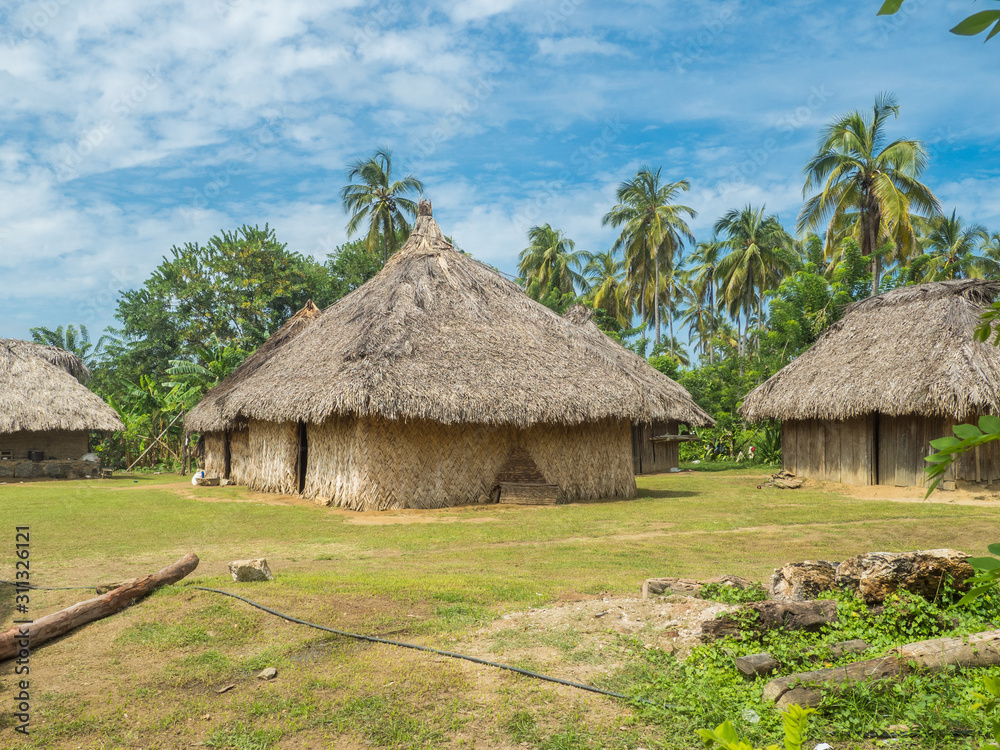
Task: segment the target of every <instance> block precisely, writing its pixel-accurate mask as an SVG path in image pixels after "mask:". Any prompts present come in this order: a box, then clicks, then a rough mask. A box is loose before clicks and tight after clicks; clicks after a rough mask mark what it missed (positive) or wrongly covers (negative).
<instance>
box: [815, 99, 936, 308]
mask: <svg viewBox="0 0 1000 750" xmlns="http://www.w3.org/2000/svg"><path fill="white" fill-rule="evenodd" d="M890 116H892V117H894V118H898V117H899V105H898V104H897V103H896V99H895V97H893V96H892V95H891V94H880V95H879V96H877V97H876V98H875V105H874V107H873V108H872V111H871V113H870V114H862V113H861V112H858V111H853V112H849V113H848V114H847V115H845V116H843V117H841V118H840V119H838V120H835V121H834V122H832V123H831V124H830V125H829V126H827V127H826V128H825V129H824V130H823V133H822V136H821V138H820V145H819V150H818V151H817V153H816V155H815V156H813V157H812V159H810V160H809V163H808V164H806V166H805V169H804V172H805V175H806V180H805V185H804V187H803V188H802V193H803V195H808V194H809V192H810V191H812V190H814V189H817V188H818V189H819V192H818V193H816V194H815V195H813V196H812V197H811V198H809V199H808V200H806V202H805V204H804V205H803V206H802V211H801V212H800V213H799V218H798V224H797V229H798V231H799V232H805V231H806V230H810V229H817V228H819V227H820V225H822V224H824V223H828V228H827V232H826V242H827V248H828V249H830V248H833V247H835V246H836V245H837V244H839V243H840V242H841V241H842V240H843V239H844V238H845V237H848V236H850V237H854V238H855V239H857V240H858V243H859V244H860V246H861V253H862V254H863V255H867V256H869V257H871V258H872V259H873V267H872V294H878V289H879V282H880V280H881V267H880V264H881V261H880V258H879V256H878V254H877V253H875V252H874V250H875V249H876V248H878V247H880V246H881V245H882V243H883V242H884V241H885V240H886V239H890V238H891V239H892V240H893V242H894V243H895V246H896V248H897V252H898V254H899V258H900V260H903V259H905V258H907V257H909V256H910V255H911V254H912V253H913V251H914V250H915V248H916V242H915V238H914V235H913V226H912V224H911V213H916V214H919V215H924V216H930V215H933V214H936V213H939V212H940V208H941V206H940V203H939V202H938V199H937V198H936V197H934V194H933V193H932V192H931V190H930V188H928V187H927V186H926V185H924V184H923V183H922V182H920V181H919V179H918V178H919V177H920V174H921V173H922V172H923V171H924V169H925V167H926V166H927V151H926V149H925V148H924V146H923V144H922V143H921V142H920V141H917V140H912V139H905V138H897V139H896V140H894V141H891V142H889V143H886V133H885V124H886V121H887V120H888V118H889V117H890Z"/></svg>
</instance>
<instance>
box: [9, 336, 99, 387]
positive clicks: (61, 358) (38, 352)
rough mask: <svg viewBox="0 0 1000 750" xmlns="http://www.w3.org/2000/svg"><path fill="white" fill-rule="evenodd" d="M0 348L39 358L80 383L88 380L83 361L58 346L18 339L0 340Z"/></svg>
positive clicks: (87, 370) (88, 371)
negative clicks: (62, 370)
mask: <svg viewBox="0 0 1000 750" xmlns="http://www.w3.org/2000/svg"><path fill="white" fill-rule="evenodd" d="M0 347H3V348H6V349H8V350H10V351H15V352H18V353H20V354H31V355H34V356H36V357H41V358H42V359H44V360H45V361H46V362H48V363H49V364H53V365H55V366H56V367H61V368H62V369H64V370H65V371H66V372H68V373H69V374H70V375H72V376H73V377H74V378H76V379H77V380H79V381H80V382H81V383H86V382H87V381H88V380H90V370H89V369H87V365H85V364H84V363H83V360H82V359H80V358H79V357H78V356H76V355H75V354H73V352H68V351H66V350H65V349H60V348H59V347H58V346H48V345H46V344H36V343H34V342H32V341H21V340H20V339H0Z"/></svg>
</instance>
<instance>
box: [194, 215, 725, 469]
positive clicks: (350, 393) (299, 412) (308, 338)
mask: <svg viewBox="0 0 1000 750" xmlns="http://www.w3.org/2000/svg"><path fill="white" fill-rule="evenodd" d="M217 405H218V406H219V408H221V412H222V418H223V420H224V423H226V424H234V423H239V422H241V421H242V420H246V419H253V420H262V421H266V422H272V423H286V422H297V421H299V420H301V421H304V422H308V423H311V424H322V423H323V422H324V421H325V420H327V419H329V418H331V417H333V416H335V415H342V416H348V415H354V416H359V417H366V416H370V417H378V418H382V419H386V420H393V421H397V420H430V421H434V422H439V423H442V424H467V423H468V424H481V425H512V426H516V427H522V428H526V427H530V426H531V425H535V424H544V423H548V424H562V425H577V424H584V423H590V422H598V421H601V420H606V419H612V420H626V421H629V422H652V421H659V420H664V421H668V420H669V421H679V422H685V423H687V424H691V425H707V424H712V419H711V417H709V416H708V414H706V413H705V412H704V411H702V410H701V409H700V408H699V407H698V406H697V405H696V404H695V403H694V401H693V400H692V399H691V396H690V395H689V394H688V393H687V391H685V390H684V389H683V388H682V387H681V386H679V385H678V384H677V383H675V382H674V381H672V380H670V379H669V378H667V377H665V376H664V375H662V374H661V373H659V372H657V371H656V370H654V369H653V368H651V367H649V365H647V364H646V363H645V362H643V361H642V360H641V359H639V358H638V357H634V355H631V354H630V353H629V352H627V351H625V350H624V349H622V347H621V346H620V345H619V344H617V343H616V342H614V341H612V340H611V339H610V338H608V337H607V336H605V335H604V334H603V333H601V332H600V331H599V330H598V329H597V328H596V327H594V326H593V325H592V324H591V325H590V326H587V325H578V324H575V323H573V322H571V321H570V320H566V319H563V318H561V317H559V316H558V315H556V314H555V313H553V312H552V311H551V310H549V309H548V308H546V307H544V306H542V305H540V304H538V303H537V302H535V301H534V300H531V299H529V298H528V297H527V296H526V295H525V294H524V292H523V291H522V290H521V289H520V287H518V286H517V285H516V284H514V283H513V282H511V281H508V280H506V279H504V278H503V277H501V276H500V274H498V273H497V272H496V271H494V270H493V269H492V268H489V267H488V266H486V265H484V264H482V263H479V262H478V261H475V260H473V259H472V258H470V257H468V256H466V255H463V254H461V253H459V252H457V251H456V250H455V249H454V248H453V247H452V245H451V244H450V243H449V242H447V241H446V240H445V238H444V235H443V234H442V232H441V230H440V228H439V227H438V225H437V224H436V223H435V221H434V219H433V218H432V217H431V210H430V204H429V203H427V202H422V203H421V207H420V215H419V216H418V218H417V221H416V223H415V226H414V228H413V232H412V234H411V235H410V238H409V240H407V242H406V244H405V245H404V247H403V249H402V250H400V252H399V253H397V254H396V255H394V256H393V257H392V258H390V259H389V262H388V263H387V264H386V266H385V268H383V269H382V271H380V272H379V274H378V275H377V276H376V277H375V278H374V279H372V280H371V281H369V282H368V283H366V284H365V285H364V286H362V287H360V288H359V289H356V290H355V291H354V292H352V293H351V294H350V295H348V296H347V297H345V298H343V299H342V300H340V301H339V302H337V303H336V304H335V305H333V306H332V307H330V308H328V309H327V310H326V311H325V312H324V313H323V314H322V315H321V316H319V317H318V318H316V319H315V320H314V321H313V323H312V324H311V325H309V326H307V327H306V328H305V330H303V331H301V332H300V333H299V335H298V336H296V337H295V338H294V339H293V340H291V341H289V342H288V343H287V344H285V345H284V346H283V347H281V350H280V354H279V355H278V356H272V357H270V358H268V359H266V361H264V362H263V363H262V364H261V365H260V366H259V367H258V368H257V369H256V371H255V372H253V373H252V374H250V375H249V376H248V377H246V378H245V379H244V380H243V381H242V382H241V383H239V384H237V385H236V386H235V387H233V388H231V389H230V390H229V392H228V393H227V394H226V395H225V397H224V398H220V399H218V402H217ZM193 424H194V423H191V425H193ZM201 424H205V423H201ZM189 426H190V425H189ZM212 426H214V427H215V428H216V429H218V426H216V425H212ZM251 441H253V431H252V430H251ZM279 483H280V482H279Z"/></svg>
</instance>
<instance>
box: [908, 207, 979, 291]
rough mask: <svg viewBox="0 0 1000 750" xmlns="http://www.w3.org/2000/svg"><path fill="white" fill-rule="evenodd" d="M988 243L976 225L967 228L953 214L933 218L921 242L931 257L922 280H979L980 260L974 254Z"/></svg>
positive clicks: (954, 212)
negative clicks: (928, 230)
mask: <svg viewBox="0 0 1000 750" xmlns="http://www.w3.org/2000/svg"><path fill="white" fill-rule="evenodd" d="M988 241H989V237H988V235H987V234H986V229H984V228H983V227H982V226H981V225H979V224H972V225H966V224H965V222H964V220H963V219H962V217H961V216H957V215H956V211H952V212H951V216H950V217H949V216H939V217H936V218H935V219H933V220H932V221H931V226H930V232H929V233H928V234H927V236H926V237H925V238H922V241H921V244H923V245H924V247H925V251H926V253H927V255H929V256H930V258H929V260H928V262H927V264H926V265H925V266H924V277H923V281H925V282H927V281H941V280H943V279H964V278H970V277H971V278H979V277H981V276H982V259H981V258H980V257H979V256H978V255H977V251H978V250H979V248H980V246H981V245H984V244H986V243H987V242H988Z"/></svg>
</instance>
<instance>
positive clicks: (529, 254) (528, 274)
mask: <svg viewBox="0 0 1000 750" xmlns="http://www.w3.org/2000/svg"><path fill="white" fill-rule="evenodd" d="M528 240H529V241H530V242H531V244H530V245H528V247H526V248H525V249H524V250H522V251H521V254H520V256H519V262H518V265H517V272H518V273H519V274H520V275H521V279H522V280H523V282H524V288H525V290H526V291H527V292H528V294H529V295H530V296H532V297H535V298H538V297H540V296H541V295H543V294H545V292H546V291H547V290H549V289H558V290H559V291H560V292H562V293H563V294H572V293H574V292H575V291H576V286H577V285H578V284H581V283H582V281H583V278H582V277H581V276H580V274H579V272H578V271H577V270H576V269H578V268H580V264H581V260H582V256H581V253H580V252H577V251H574V249H573V248H574V247H575V246H576V245H575V243H574V242H573V240H571V239H569V238H568V237H566V236H564V235H563V233H562V232H561V231H559V230H558V229H553V228H552V227H551V226H550V225H549V224H542V225H541V226H536V227H532V228H531V229H529V230H528Z"/></svg>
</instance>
